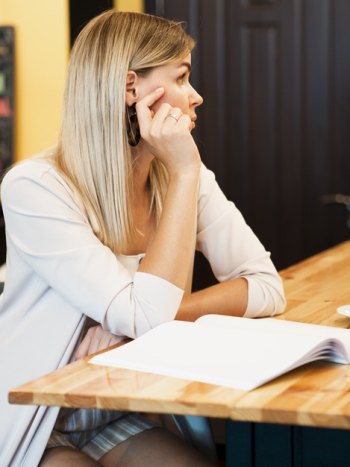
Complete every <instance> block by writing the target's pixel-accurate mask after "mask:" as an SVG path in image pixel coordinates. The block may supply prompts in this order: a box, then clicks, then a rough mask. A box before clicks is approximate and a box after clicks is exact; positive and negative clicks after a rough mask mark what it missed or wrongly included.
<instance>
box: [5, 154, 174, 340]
mask: <svg viewBox="0 0 350 467" xmlns="http://www.w3.org/2000/svg"><path fill="white" fill-rule="evenodd" d="M2 202H3V207H4V215H5V220H6V226H7V243H8V248H9V249H10V251H11V252H12V253H13V254H12V255H9V257H11V258H12V259H11V261H12V264H11V263H10V264H8V274H11V272H12V275H17V274H19V272H20V271H19V270H21V274H22V275H23V273H24V271H25V270H26V269H27V272H28V274H27V279H28V281H31V282H33V276H35V284H32V288H33V287H34V288H35V287H36V288H37V289H38V288H39V289H40V288H41V292H40V293H41V294H48V293H50V294H51V295H52V294H56V296H57V295H58V296H60V298H63V299H64V302H65V304H66V306H69V307H70V308H71V309H74V310H78V311H80V312H81V313H84V314H85V315H87V316H90V317H91V318H92V319H94V320H95V321H98V322H100V323H101V324H102V325H103V327H104V328H105V329H107V330H109V331H111V332H112V333H114V334H116V335H121V336H129V337H132V338H134V337H137V336H139V335H141V334H143V333H144V332H146V331H148V330H149V329H151V328H153V327H154V326H157V325H158V324H160V323H162V322H166V321H170V320H172V319H174V317H175V315H176V312H177V310H178V307H179V304H180V302H181V299H182V296H183V291H182V290H180V289H179V288H178V287H176V286H174V285H173V284H171V283H169V282H167V281H165V280H163V279H161V278H159V277H156V276H153V275H150V274H146V273H141V272H136V273H135V275H134V276H133V277H132V276H131V274H130V273H129V272H128V271H127V270H126V269H125V268H124V267H123V266H122V264H121V263H120V262H119V261H118V260H117V257H116V256H115V254H113V253H112V251H111V250H110V249H109V248H108V247H106V246H105V245H103V244H102V243H101V242H100V240H99V239H98V238H97V237H96V235H95V234H94V233H93V231H92V229H91V226H90V225H89V223H88V222H87V220H86V218H85V216H84V214H83V212H82V211H81V210H80V209H79V207H78V206H77V204H76V202H75V200H74V196H73V193H72V192H71V190H70V189H69V187H68V186H67V184H66V183H65V182H64V180H63V179H62V177H60V176H59V175H58V173H57V172H56V171H55V170H54V169H52V167H50V166H49V165H46V164H43V163H39V162H34V161H30V162H25V163H23V164H20V165H18V166H17V167H15V168H14V169H12V170H11V171H10V172H9V173H8V174H7V175H6V177H5V178H4V181H3V184H2ZM14 258H15V259H14ZM13 263H20V267H19V264H13ZM11 279H12V280H11V281H9V284H10V285H11V284H13V282H14V281H15V282H16V278H13V277H12V278H11ZM22 282H23V283H24V282H25V281H23V280H22ZM52 298H53V299H52V300H51V302H52V306H55V299H54V297H52ZM28 299H29V297H28ZM56 303H57V300H56ZM60 306H61V307H62V304H61V303H60ZM34 307H35V305H34ZM58 313H59V310H58Z"/></svg>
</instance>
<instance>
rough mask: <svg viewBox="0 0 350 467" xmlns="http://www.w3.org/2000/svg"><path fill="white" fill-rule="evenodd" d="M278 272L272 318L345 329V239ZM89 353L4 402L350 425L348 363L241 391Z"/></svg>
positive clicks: (349, 255)
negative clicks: (99, 359)
mask: <svg viewBox="0 0 350 467" xmlns="http://www.w3.org/2000/svg"><path fill="white" fill-rule="evenodd" d="M281 276H282V278H283V281H284V285H285V292H286V297H287V301H288V305H287V309H286V311H285V313H284V314H283V315H281V316H279V317H277V318H276V319H285V320H291V321H300V322H305V323H314V324H322V325H327V326H336V327H340V328H346V329H348V328H349V327H350V318H346V317H343V316H341V315H339V314H338V313H336V309H337V307H339V306H341V305H346V304H350V241H348V242H346V243H343V244H341V245H338V246H337V247H334V248H332V249H330V250H327V251H325V252H323V253H321V254H318V255H316V256H314V257H312V258H309V259H307V260H306V261H303V262H301V263H299V264H297V265H295V266H292V267H290V268H288V269H286V270H284V271H282V272H281ZM276 352H278V349H276ZM89 358H91V357H87V358H85V359H83V360H80V361H77V362H74V363H72V364H70V365H67V366H65V367H64V368H61V369H59V370H56V371H54V372H52V373H50V374H49V375H46V376H43V377H41V378H39V379H37V380H35V381H32V382H30V383H27V384H25V385H23V386H21V387H19V388H16V389H14V390H12V391H11V392H10V394H9V400H10V402H11V403H15V404H35V405H49V406H50V405H53V406H62V407H87V408H92V407H98V408H104V409H123V410H130V411H142V412H151V413H174V414H188V415H205V416H209V417H222V418H231V419H233V420H242V421H243V420H244V421H254V422H273V423H284V424H292V425H309V426H320V427H334V428H347V429H350V391H349V389H350V365H349V366H348V365H337V364H331V363H326V362H314V363H312V364H308V365H305V366H303V367H301V368H298V369H297V370H294V371H291V372H289V373H287V374H285V375H283V376H282V377H279V378H277V379H276V380H274V381H272V382H270V383H267V384H265V385H264V386H261V387H260V388H258V389H255V390H253V391H250V392H246V391H242V390H236V389H228V388H224V387H219V386H213V385H210V384H203V383H196V382H190V381H186V380H182V379H177V378H170V377H165V376H159V375H152V374H148V373H143V372H137V371H130V370H124V369H117V368H108V367H102V366H96V365H91V364H89V363H88V361H89Z"/></svg>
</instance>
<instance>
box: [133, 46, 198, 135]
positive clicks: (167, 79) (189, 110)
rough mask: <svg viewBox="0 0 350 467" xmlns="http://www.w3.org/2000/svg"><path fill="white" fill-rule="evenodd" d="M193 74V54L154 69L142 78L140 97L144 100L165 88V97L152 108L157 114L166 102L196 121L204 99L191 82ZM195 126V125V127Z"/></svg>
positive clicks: (139, 86) (139, 85)
mask: <svg viewBox="0 0 350 467" xmlns="http://www.w3.org/2000/svg"><path fill="white" fill-rule="evenodd" d="M190 72H191V54H188V55H187V56H186V57H184V58H183V59H181V60H178V61H175V62H172V63H169V64H168V65H162V66H158V67H156V68H154V69H153V70H152V71H151V72H150V73H149V74H148V75H147V76H145V77H140V79H139V83H138V86H137V87H138V97H139V99H138V100H140V99H142V98H143V97H144V96H145V95H146V94H148V93H150V92H152V91H154V90H155V89H157V88H160V87H163V88H164V95H163V96H162V97H161V98H160V99H159V100H157V102H156V103H155V104H154V105H153V106H152V107H151V110H153V111H154V112H155V113H156V112H157V109H158V108H159V107H160V105H161V104H163V103H164V102H166V103H168V104H170V105H171V106H172V107H179V108H180V109H181V110H182V113H183V114H186V115H188V116H189V117H190V118H191V120H192V121H193V122H194V121H195V120H196V118H197V117H196V113H195V108H196V107H197V106H198V105H201V104H202V102H203V98H202V97H201V96H200V95H199V94H198V93H197V92H196V91H195V90H194V89H193V87H192V86H191V84H190V82H189V75H190ZM193 126H194V125H193Z"/></svg>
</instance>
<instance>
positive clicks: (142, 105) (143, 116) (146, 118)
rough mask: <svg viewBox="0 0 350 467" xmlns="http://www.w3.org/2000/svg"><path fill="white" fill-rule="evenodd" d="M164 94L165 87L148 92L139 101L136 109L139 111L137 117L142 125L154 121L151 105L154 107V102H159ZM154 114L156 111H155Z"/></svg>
mask: <svg viewBox="0 0 350 467" xmlns="http://www.w3.org/2000/svg"><path fill="white" fill-rule="evenodd" d="M163 94H164V88H158V89H156V90H155V91H153V92H150V93H149V94H147V95H146V96H145V97H144V98H143V99H141V100H140V101H139V102H137V104H136V111H137V118H138V121H139V123H140V126H142V125H150V123H151V122H152V118H153V117H152V112H153V111H152V110H151V109H150V107H152V105H153V104H155V103H156V102H157V100H158V99H160V98H161V97H162V95H163ZM153 115H154V112H153Z"/></svg>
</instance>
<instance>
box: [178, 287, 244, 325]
mask: <svg viewBox="0 0 350 467" xmlns="http://www.w3.org/2000/svg"><path fill="white" fill-rule="evenodd" d="M247 304H248V282H247V281H246V280H245V279H243V278H238V279H232V280H230V281H227V282H222V283H220V284H216V285H213V286H212V287H208V288H207V289H204V290H201V291H199V292H195V293H193V294H191V295H187V296H185V297H184V298H183V299H182V302H181V305H180V308H179V311H178V313H177V315H176V319H178V320H182V321H195V320H196V319H197V318H199V317H201V316H203V315H208V314H216V315H229V316H243V315H244V312H245V311H246V309H247Z"/></svg>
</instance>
